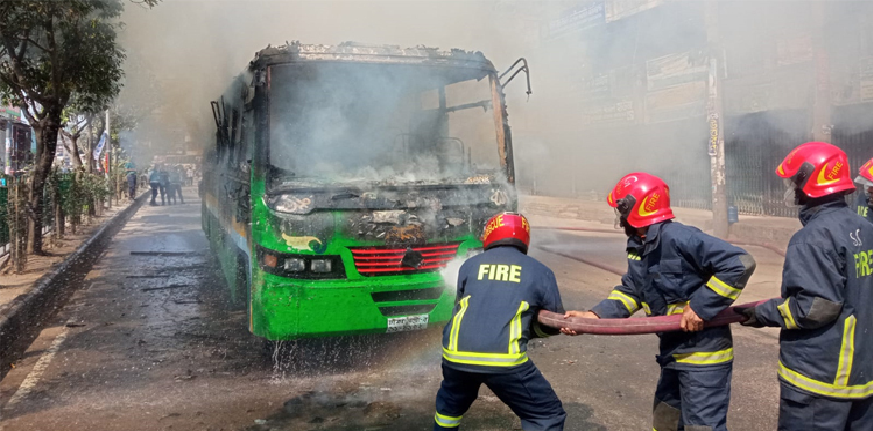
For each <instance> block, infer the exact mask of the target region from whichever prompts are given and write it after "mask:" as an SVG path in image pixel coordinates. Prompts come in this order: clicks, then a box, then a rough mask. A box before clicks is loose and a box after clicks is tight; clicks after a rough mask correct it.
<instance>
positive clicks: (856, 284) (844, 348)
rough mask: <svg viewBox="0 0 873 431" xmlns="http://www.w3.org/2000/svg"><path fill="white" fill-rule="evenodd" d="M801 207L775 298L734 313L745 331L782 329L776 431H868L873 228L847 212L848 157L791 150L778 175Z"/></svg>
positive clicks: (872, 419) (872, 390)
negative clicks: (779, 291) (749, 328)
mask: <svg viewBox="0 0 873 431" xmlns="http://www.w3.org/2000/svg"><path fill="white" fill-rule="evenodd" d="M776 172H777V174H778V175H779V176H780V177H782V178H785V179H786V180H787V181H786V183H787V184H788V187H789V189H788V193H786V199H787V200H789V201H790V202H791V203H792V204H795V205H800V214H799V215H800V221H801V223H802V224H803V228H801V229H800V230H799V231H798V232H797V233H796V234H794V236H793V237H792V238H791V240H790V241H789V243H788V250H787V253H786V255H785V266H784V267H783V270H782V297H781V298H777V299H771V300H769V301H767V302H765V303H763V304H761V305H758V306H757V307H754V308H745V309H739V307H738V311H740V312H742V313H743V314H745V315H746V316H747V317H748V318H749V319H748V320H747V321H745V322H743V325H746V326H753V327H762V326H774V327H781V328H782V332H781V334H780V337H779V347H780V348H779V368H778V374H779V382H780V388H781V400H780V408H779V425H778V428H777V429H778V430H779V431H871V430H873V360H871V359H873V225H871V224H870V223H867V222H866V221H864V220H863V219H861V218H860V217H858V215H857V214H856V213H855V211H853V210H852V209H851V208H849V207H848V205H847V204H846V201H845V196H846V195H847V194H850V193H852V191H853V190H854V189H855V187H854V185H853V184H852V179H851V175H850V173H849V162H848V158H847V157H846V153H844V152H843V151H842V150H840V149H839V148H838V147H836V146H833V145H831V144H826V143H822V142H810V143H806V144H803V145H801V146H799V147H797V148H795V149H794V150H793V151H792V152H791V153H789V154H788V157H786V158H785V160H784V161H783V162H782V164H780V165H779V167H778V168H777V169H776Z"/></svg>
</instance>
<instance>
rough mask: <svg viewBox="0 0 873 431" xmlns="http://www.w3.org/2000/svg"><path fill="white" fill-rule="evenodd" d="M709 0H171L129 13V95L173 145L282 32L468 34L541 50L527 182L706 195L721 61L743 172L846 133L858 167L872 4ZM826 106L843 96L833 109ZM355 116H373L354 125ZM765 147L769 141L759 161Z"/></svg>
mask: <svg viewBox="0 0 873 431" xmlns="http://www.w3.org/2000/svg"><path fill="white" fill-rule="evenodd" d="M707 3H709V2H698V1H677V0H639V1H630V2H628V1H614V0H596V1H534V0H519V1H506V0H502V1H496V0H495V1H415V0H407V1H393V2H383V1H363V0H362V1H343V2H338V1H259V0H236V1H185V0H165V1H164V2H162V3H161V4H160V5H159V6H158V7H156V8H155V9H153V10H143V9H141V8H137V7H133V6H130V7H128V8H127V11H126V12H125V16H124V20H125V22H126V23H127V28H126V32H125V34H124V40H123V44H124V46H125V48H126V49H127V53H128V61H127V64H126V69H127V70H126V73H127V82H126V84H127V85H126V87H125V89H124V90H123V94H122V101H123V103H124V104H125V105H131V106H141V107H145V108H144V109H146V110H147V111H148V112H147V114H146V115H144V117H145V119H144V120H143V121H142V122H141V127H140V128H139V129H138V130H137V132H136V133H137V134H136V136H135V138H136V139H137V140H138V141H141V142H150V143H151V145H153V147H154V148H153V149H154V151H153V152H161V151H174V150H176V149H179V148H182V147H183V146H185V141H186V137H187V140H189V141H190V142H191V143H193V144H194V145H197V144H207V143H211V142H212V141H214V126H213V124H212V118H211V112H210V110H209V101H211V100H216V99H217V97H218V96H219V95H220V94H222V93H223V92H224V90H225V89H226V88H227V85H228V84H229V83H230V82H231V79H232V77H233V76H236V75H237V74H238V73H240V72H241V71H242V70H243V69H244V68H245V66H246V64H247V63H248V62H249V61H250V60H251V59H252V57H253V54H254V53H255V52H256V51H258V50H260V49H263V48H264V47H266V46H267V44H273V46H276V45H280V44H283V43H285V41H289V40H300V41H302V42H304V43H324V44H336V43H339V42H342V41H358V42H366V43H387V44H396V45H400V46H403V47H414V46H416V45H419V44H423V45H426V46H430V47H439V48H441V49H450V48H461V49H466V50H472V51H482V52H484V53H485V54H486V56H487V57H488V58H489V59H490V60H492V61H493V62H494V64H495V66H496V67H497V68H498V69H504V68H506V67H507V66H508V65H510V64H511V63H512V62H513V61H514V60H515V59H516V58H518V57H527V58H528V60H530V65H531V66H530V67H531V79H532V86H533V94H532V95H531V96H530V99H529V100H528V99H527V96H526V95H525V94H524V90H525V88H524V82H523V80H524V75H520V76H519V77H517V78H516V79H515V81H513V82H512V83H510V84H509V85H508V87H507V88H506V93H507V102H508V106H509V114H510V117H509V118H510V124H511V125H512V127H513V136H514V142H513V143H514V155H515V161H516V173H517V177H518V178H517V179H518V185H519V187H520V188H521V189H522V190H523V191H529V190H531V189H532V188H533V186H534V183H536V185H537V188H538V189H539V190H537V191H538V192H539V193H544V194H553V195H583V194H589V193H592V192H593V193H596V194H603V193H605V191H606V190H608V189H609V188H610V187H611V186H612V185H613V184H614V182H615V181H616V180H617V179H618V178H619V177H621V176H622V175H623V174H625V173H627V172H631V171H649V172H652V173H654V174H656V175H660V176H662V177H664V178H665V179H667V180H668V182H669V183H671V185H672V190H671V191H672V192H673V194H674V196H675V198H676V199H677V200H678V199H682V200H683V202H686V203H687V204H689V205H703V204H705V203H706V201H708V200H709V199H710V197H709V192H710V187H709V183H710V171H709V162H710V155H709V153H708V150H709V146H708V142H709V136H710V132H711V131H710V126H709V124H708V122H707V112H708V106H707V102H708V98H707V90H708V87H707V82H708V78H709V77H708V74H709V66H710V62H709V60H710V59H711V58H715V59H716V60H718V67H717V72H718V73H719V76H720V77H721V78H722V84H723V85H722V86H721V87H720V91H721V93H722V95H723V97H722V104H723V107H724V111H723V115H724V118H723V120H724V121H723V123H722V127H723V130H720V131H719V132H720V133H721V136H723V137H724V138H725V139H726V140H727V145H726V146H725V148H726V151H727V152H728V164H729V169H732V168H731V167H730V165H731V163H735V165H736V166H739V165H741V164H742V165H744V166H739V167H738V168H737V169H738V170H737V171H736V172H735V173H734V174H729V175H735V176H738V177H750V178H751V177H760V176H762V175H767V174H765V173H764V172H768V173H769V172H770V171H772V167H771V166H769V165H770V164H772V160H775V159H778V158H779V157H782V156H784V153H785V152H786V151H784V148H783V147H786V146H790V145H792V144H793V145H796V144H798V143H800V142H802V141H805V140H810V139H813V138H821V139H832V140H833V141H834V142H835V143H837V144H838V145H841V146H843V147H844V149H846V150H847V152H849V153H850V157H851V158H852V160H853V163H855V164H857V163H856V162H854V161H855V160H860V159H862V158H863V159H866V158H869V157H870V154H869V148H865V147H864V145H863V144H861V143H858V144H851V143H840V142H836V141H838V140H840V139H844V137H845V136H847V135H851V134H858V133H862V132H865V131H869V130H871V129H873V124H871V123H873V120H871V118H873V109H871V108H870V102H871V101H873V30H871V29H873V26H871V25H870V24H871V23H873V3H871V2H861V1H857V2H856V1H842V2H833V1H778V2H751V1H728V0H723V1H718V2H716V4H717V8H716V10H717V12H716V13H715V14H714V15H712V16H707V10H706V4H707ZM713 16H714V17H715V19H713ZM379 79H380V78H379V76H378V74H376V75H374V76H369V77H368V82H369V83H370V85H369V86H368V88H369V89H370V90H373V91H371V94H369V96H370V97H373V95H374V94H378V95H380V97H379V98H378V100H379V101H380V102H384V103H377V104H376V105H378V106H381V107H385V109H387V108H388V107H389V106H393V107H395V108H396V107H397V106H398V105H397V104H396V103H400V104H401V105H402V103H403V101H401V100H399V99H397V98H396V97H395V95H393V94H391V92H390V91H384V90H385V89H386V88H392V87H391V86H390V85H387V86H386V85H385V84H386V83H383V82H379ZM388 84H390V83H388ZM376 90H378V91H376ZM392 98H394V99H393V100H392ZM389 102H391V103H389ZM395 102H396V103H395ZM821 106H828V107H830V110H831V111H832V112H831V115H830V120H827V118H828V116H827V115H822V114H821V112H819V111H821V108H820V107H821ZM385 112H387V111H383V113H385ZM317 114H318V115H317V116H316V117H313V118H320V121H323V122H324V123H325V126H324V127H321V128H320V130H324V131H325V132H326V133H324V134H322V136H319V138H322V137H323V138H325V139H327V141H326V142H330V141H331V140H332V139H342V138H343V137H344V136H345V135H348V131H347V130H343V129H342V128H337V129H335V130H334V129H332V128H331V119H332V118H334V119H335V118H337V117H336V115H337V112H336V111H334V112H330V111H324V112H321V113H317ZM346 120H349V118H348V117H344V121H346ZM355 122H358V123H361V124H370V123H367V122H363V120H361V119H352V121H351V123H348V124H353V123H355ZM288 124H293V121H292V122H289V123H288ZM371 125H372V126H373V127H372V128H373V130H377V129H379V128H380V127H383V126H390V125H385V124H376V123H374V124H371ZM328 132H329V133H328ZM330 133H332V134H333V136H332V137H331V136H330ZM380 133H386V132H384V131H383V132H375V133H370V135H369V136H362V138H363V139H365V142H364V143H365V144H366V145H368V146H372V145H375V146H376V147H379V148H386V149H387V148H388V147H389V146H390V145H393V144H394V141H393V138H394V137H395V136H396V135H390V136H389V135H387V134H386V135H385V136H379V134H380ZM845 139H848V138H845ZM374 142H375V143H377V144H374ZM847 142H848V141H847ZM295 145H296V144H295ZM868 145H869V144H868ZM289 148H293V147H289ZM359 148H364V145H363V143H362V145H361V147H359ZM731 148H733V150H732V149H731ZM768 148H769V149H768ZM749 151H758V152H759V153H760V154H759V155H756V156H755V157H754V158H750V157H745V158H743V156H742V154H745V153H749ZM864 152H866V153H867V154H862V153H864ZM378 153H380V152H371V153H368V155H375V154H378ZM771 153H772V154H771ZM308 154H311V153H308ZM330 154H331V155H333V154H335V153H330ZM749 154H751V153H749ZM754 154H758V153H754ZM338 155H339V156H341V157H340V158H338V159H337V158H332V157H329V158H327V159H325V160H319V162H323V163H320V167H319V168H318V169H320V170H327V171H330V170H333V171H336V169H342V168H344V167H346V166H347V165H348V164H349V163H348V160H354V159H353V157H357V156H360V155H361V154H360V153H359V152H356V151H351V152H348V153H345V154H338ZM344 158H345V159H344ZM380 160H381V159H380ZM732 160H735V161H736V162H732ZM756 160H757V161H756ZM412 163H413V164H414V165H417V166H396V165H395V164H394V163H385V164H383V165H381V166H373V167H372V169H373V170H375V174H374V173H373V172H369V173H368V172H354V171H348V172H347V171H346V170H343V172H347V173H348V175H349V177H362V178H366V177H368V175H369V176H373V175H375V177H384V175H385V174H386V172H387V173H388V174H390V175H394V176H397V177H399V178H401V179H404V178H408V179H415V180H418V179H419V177H423V178H431V177H434V176H437V177H439V176H443V175H445V174H446V173H445V172H443V171H440V170H437V171H431V172H425V169H423V168H422V167H423V166H425V165H432V159H422V160H420V161H418V163H415V161H412ZM754 163H759V164H760V163H763V164H766V165H767V166H766V169H764V167H761V168H758V167H754V166H751V165H753V164H754ZM745 165H749V166H745ZM312 167H313V169H315V168H316V167H315V164H312ZM740 168H742V169H740ZM410 174H412V175H411V176H410ZM749 181H752V180H749ZM741 185H742V184H741ZM729 187H730V186H729ZM744 187H745V186H744Z"/></svg>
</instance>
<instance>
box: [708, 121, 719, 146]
mask: <svg viewBox="0 0 873 431" xmlns="http://www.w3.org/2000/svg"><path fill="white" fill-rule="evenodd" d="M707 121H708V122H709V155H710V156H717V155H718V134H719V132H720V131H719V130H718V115H716V114H712V115H710V116H709V118H708V119H707Z"/></svg>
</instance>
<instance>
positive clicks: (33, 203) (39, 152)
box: [27, 106, 61, 255]
mask: <svg viewBox="0 0 873 431" xmlns="http://www.w3.org/2000/svg"><path fill="white" fill-rule="evenodd" d="M43 109H44V110H45V117H43V120H42V121H40V123H41V124H35V125H33V129H34V131H35V132H36V165H35V166H34V167H33V183H32V185H31V189H30V196H29V201H30V205H29V206H30V211H28V212H29V214H28V218H29V223H28V228H29V229H28V232H27V252H28V253H29V254H38V255H42V254H44V252H43V248H42V216H43V213H44V212H45V208H44V206H43V199H42V197H43V190H44V189H45V182H46V181H45V180H46V177H47V176H48V174H49V172H50V170H51V167H52V161H54V158H55V150H57V147H58V130H59V129H60V124H61V107H60V106H43Z"/></svg>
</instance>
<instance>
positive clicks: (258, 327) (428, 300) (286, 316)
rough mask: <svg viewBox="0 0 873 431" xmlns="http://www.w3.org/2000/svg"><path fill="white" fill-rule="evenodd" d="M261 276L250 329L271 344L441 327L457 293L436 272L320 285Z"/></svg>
mask: <svg viewBox="0 0 873 431" xmlns="http://www.w3.org/2000/svg"><path fill="white" fill-rule="evenodd" d="M259 275H260V277H258V278H259V280H258V281H257V282H256V283H255V284H254V286H255V288H254V290H253V292H252V300H251V309H250V310H249V311H250V313H249V315H250V319H251V320H250V329H251V331H252V332H253V333H254V334H255V335H257V336H259V337H263V338H267V339H270V340H294V339H299V338H320V337H336V336H344V335H358V334H372V333H386V332H398V331H407V330H417V329H425V328H427V327H433V326H441V325H443V324H444V323H445V322H446V321H448V320H449V318H451V314H452V307H453V306H454V301H455V295H456V293H455V289H454V288H452V287H448V286H446V284H445V282H444V281H443V280H442V279H441V278H439V277H438V275H436V274H428V275H422V276H409V277H372V278H368V279H361V280H318V281H312V280H292V279H288V278H283V277H277V276H274V275H270V274H265V273H261V274H259Z"/></svg>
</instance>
